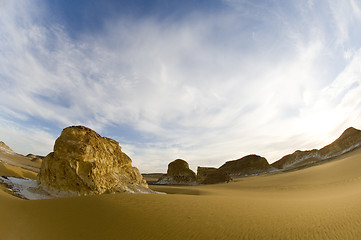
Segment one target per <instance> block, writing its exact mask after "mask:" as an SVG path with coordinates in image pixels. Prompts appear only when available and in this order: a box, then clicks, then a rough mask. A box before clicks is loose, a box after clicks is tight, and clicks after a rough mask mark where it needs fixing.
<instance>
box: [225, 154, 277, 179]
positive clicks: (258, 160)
mask: <svg viewBox="0 0 361 240" xmlns="http://www.w3.org/2000/svg"><path fill="white" fill-rule="evenodd" d="M219 170H221V171H222V172H224V173H226V174H228V175H230V176H231V177H240V176H249V175H254V174H261V173H266V172H269V171H270V170H273V168H272V167H271V166H270V165H269V163H268V162H267V160H266V159H265V158H264V157H261V156H258V155H255V154H251V155H248V156H245V157H243V158H240V159H237V160H232V161H228V162H226V163H225V164H223V165H222V166H221V167H220V168H219Z"/></svg>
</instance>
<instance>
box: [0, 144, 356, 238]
mask: <svg viewBox="0 0 361 240" xmlns="http://www.w3.org/2000/svg"><path fill="white" fill-rule="evenodd" d="M360 169H361V150H357V151H354V152H351V153H348V154H346V155H343V156H342V157H339V158H337V159H335V160H334V161H332V162H329V163H325V164H323V165H319V166H315V167H311V168H307V169H303V170H299V171H294V172H287V173H280V174H273V175H263V176H256V177H249V178H240V179H236V180H235V182H233V183H230V184H218V185H204V186H191V187H189V186H178V187H172V186H152V187H153V189H155V190H157V191H165V192H168V193H170V194H167V195H159V194H145V195H144V194H112V195H100V196H88V197H77V198H66V199H51V200H36V201H26V200H21V199H18V198H15V197H12V196H10V195H9V194H6V193H4V192H3V191H0V211H1V213H2V214H1V215H2V217H1V219H0V232H1V239H360V238H361V170H360Z"/></svg>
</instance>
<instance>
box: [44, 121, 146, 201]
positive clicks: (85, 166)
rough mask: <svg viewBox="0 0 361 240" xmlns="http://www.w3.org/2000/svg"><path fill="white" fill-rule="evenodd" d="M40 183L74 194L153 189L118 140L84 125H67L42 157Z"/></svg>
mask: <svg viewBox="0 0 361 240" xmlns="http://www.w3.org/2000/svg"><path fill="white" fill-rule="evenodd" d="M38 181H39V184H40V186H42V187H44V188H45V189H46V190H48V191H49V190H50V191H53V192H56V191H59V192H64V191H65V192H67V193H69V194H75V195H87V194H102V193H118V192H151V190H150V189H148V185H147V183H146V182H145V180H144V179H143V177H142V175H141V174H140V173H139V171H138V169H137V168H135V167H132V160H131V159H130V158H129V157H128V156H127V155H126V154H125V153H123V152H122V150H121V147H120V146H119V143H118V142H116V141H115V140H112V139H110V138H106V137H101V136H100V135H99V134H97V133H96V132H94V131H93V130H91V129H89V128H86V127H83V126H73V127H68V128H65V129H64V130H63V131H62V133H61V135H60V137H59V138H58V139H57V140H56V142H55V145H54V152H52V153H50V154H48V155H47V156H46V157H45V158H44V159H43V161H42V164H41V169H40V173H39V175H38Z"/></svg>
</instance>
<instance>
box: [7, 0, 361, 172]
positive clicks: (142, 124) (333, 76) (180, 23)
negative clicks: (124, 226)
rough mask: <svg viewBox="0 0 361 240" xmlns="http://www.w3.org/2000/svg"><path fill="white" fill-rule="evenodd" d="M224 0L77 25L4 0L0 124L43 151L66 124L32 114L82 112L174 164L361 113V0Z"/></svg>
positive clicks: (147, 159) (332, 125) (250, 148)
mask: <svg viewBox="0 0 361 240" xmlns="http://www.w3.org/2000/svg"><path fill="white" fill-rule="evenodd" d="M226 3H227V4H230V5H231V6H232V7H231V8H224V9H222V10H221V11H219V12H216V13H212V14H211V15H210V14H203V13H201V12H199V13H197V12H194V13H191V14H189V15H188V16H187V17H184V18H181V19H178V20H177V21H174V20H172V21H160V20H159V19H156V18H152V17H147V18H142V19H131V18H125V17H121V16H120V17H118V18H112V19H109V20H108V21H107V22H106V24H105V25H104V28H102V29H101V30H100V31H96V32H94V33H87V34H86V35H81V34H80V37H78V38H77V39H74V38H71V37H70V36H69V35H68V33H67V29H65V28H64V27H63V26H62V25H59V24H52V23H51V22H50V23H49V22H47V21H44V19H45V20H46V18H47V13H46V9H45V8H40V9H38V6H39V5H40V6H42V1H39V2H36V3H34V4H33V3H30V2H27V1H16V3H15V2H14V1H8V2H5V4H2V5H1V8H0V9H1V10H0V11H1V17H0V31H1V35H0V40H1V41H0V52H1V55H2V57H1V58H0V80H1V81H0V86H1V90H0V100H1V102H0V109H1V115H0V117H2V120H1V121H2V123H3V124H2V125H0V133H1V134H8V135H9V136H15V137H16V136H19V134H20V132H26V133H29V135H30V136H29V139H31V141H33V144H32V145H33V149H34V151H35V150H36V151H46V150H44V147H41V146H48V147H49V145H46V144H45V145H44V141H45V140H46V141H48V140H49V139H55V137H56V135H55V134H54V132H51V134H50V133H48V135H47V134H46V133H47V132H49V130H48V129H47V126H43V127H39V124H36V123H34V119H41V120H42V121H44V122H47V123H52V124H53V125H55V126H57V127H58V128H59V129H61V128H63V127H65V126H67V125H72V124H84V125H87V126H89V127H91V128H93V129H94V130H96V131H98V132H100V133H106V134H108V135H109V136H110V137H114V138H116V139H117V140H118V141H120V143H121V145H122V146H123V149H124V151H126V152H127V153H129V154H130V155H131V156H132V158H133V159H134V162H135V165H136V166H138V167H139V168H140V169H141V170H143V171H164V170H165V168H166V165H167V163H168V162H169V161H171V160H173V159H175V158H179V157H181V158H185V159H187V160H188V161H189V162H190V165H191V167H193V168H195V167H196V166H197V165H213V166H219V165H221V164H222V163H223V162H224V161H226V160H229V159H232V158H238V157H242V156H243V155H246V154H249V153H257V154H261V155H263V156H265V157H267V159H269V160H270V161H275V160H277V159H278V158H280V157H282V155H284V154H286V153H289V152H291V151H293V150H295V149H296V148H298V147H300V146H301V147H304V148H311V147H321V146H322V145H323V144H326V143H328V142H329V141H330V140H331V139H332V138H334V137H336V136H337V135H338V134H340V131H342V130H343V128H346V127H348V126H349V125H354V126H355V127H360V125H357V124H358V119H360V114H361V106H360V101H359V100H358V98H357V96H358V95H357V94H359V93H360V84H359V83H360V76H361V74H360V50H359V49H360V47H361V46H360V44H355V43H354V42H352V39H353V38H354V36H358V37H359V36H360V33H359V32H356V31H355V30H351V28H352V27H353V26H354V24H355V21H356V20H357V19H359V18H360V7H359V4H358V3H357V2H356V1H349V2H347V1H344V2H343V4H345V5H343V6H335V5H334V3H333V2H330V3H328V2H323V3H322V4H320V3H319V2H317V3H316V2H313V3H312V2H311V1H309V2H308V3H304V4H303V3H302V4H300V3H292V2H291V3H289V4H288V5H285V6H281V5H277V4H273V5H272V4H271V5H270V6H264V5H262V4H253V3H252V2H251V1H226ZM320 5H322V6H320ZM344 6H346V8H342V7H344ZM321 7H322V9H323V10H322V11H320V9H321ZM325 9H326V10H325ZM327 9H328V10H327ZM338 9H352V11H351V13H350V12H344V11H339V10H338ZM289 12H291V13H289ZM316 13H321V14H316ZM327 14H328V15H327ZM295 15H297V17H298V18H297V19H295V18H293V17H294V16H295ZM329 15H331V16H333V18H332V19H331V20H329V18H327V17H329ZM343 15H345V17H347V18H346V20H345V19H343V18H342V16H343ZM346 15H347V16H346ZM340 18H342V19H341V20H340ZM350 31H351V32H352V33H350ZM330 39H331V40H330ZM332 39H333V40H332ZM345 46H347V49H351V50H349V51H350V54H348V57H346V58H345V57H344V56H345V55H344V54H345V49H346V48H345ZM334 66H336V67H334ZM20 121H22V122H25V123H26V124H27V125H26V126H25V127H24V128H25V129H26V128H28V129H29V130H28V131H24V129H23V127H19V122H20ZM5 123H6V124H5ZM12 124H13V126H14V127H13V128H11V127H10V129H13V130H11V132H7V131H5V130H6V129H9V126H12ZM15 126H16V127H15ZM33 128H34V129H33ZM117 129H118V130H117ZM34 131H36V132H40V133H41V135H42V136H43V137H39V136H38V135H34V134H33V133H34ZM133 133H134V135H136V137H134V139H130V138H127V136H130V135H131V134H133ZM59 134H60V132H59ZM0 136H1V135H0ZM22 136H23V135H22ZM19 139H24V137H19ZM39 139H42V140H39ZM320 139H325V140H320ZM29 141H30V140H29ZM52 141H53V140H52ZM16 144H19V143H16ZM19 146H20V145H19ZM49 148H50V147H49ZM28 149H29V148H28ZM30 150H31V149H29V151H30ZM50 150H51V149H49V151H50Z"/></svg>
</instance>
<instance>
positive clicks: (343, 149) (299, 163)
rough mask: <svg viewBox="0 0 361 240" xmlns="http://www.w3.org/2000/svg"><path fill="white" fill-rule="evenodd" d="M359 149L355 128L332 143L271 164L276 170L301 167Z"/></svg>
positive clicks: (360, 138)
mask: <svg viewBox="0 0 361 240" xmlns="http://www.w3.org/2000/svg"><path fill="white" fill-rule="evenodd" d="M359 147H361V131H360V130H358V129H355V128H352V127H350V128H348V129H346V130H345V131H344V132H343V133H342V135H341V136H340V137H339V138H338V139H336V140H335V141H334V142H333V143H331V144H329V145H327V146H325V147H323V148H321V149H319V150H318V149H313V150H309V151H299V150H297V151H296V152H294V153H292V154H289V155H286V156H284V157H283V158H281V159H280V160H278V161H277V162H274V163H273V164H272V166H273V167H275V168H278V169H291V168H297V167H303V166H307V165H310V164H314V163H317V162H320V161H324V160H327V159H330V158H333V157H337V156H340V155H342V154H344V153H347V152H349V151H352V150H354V149H356V148H359Z"/></svg>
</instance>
